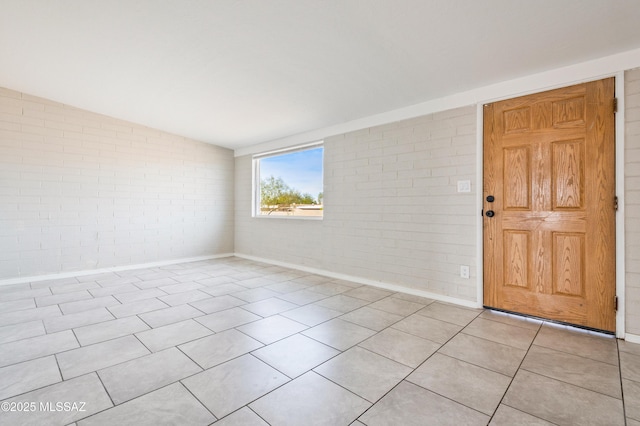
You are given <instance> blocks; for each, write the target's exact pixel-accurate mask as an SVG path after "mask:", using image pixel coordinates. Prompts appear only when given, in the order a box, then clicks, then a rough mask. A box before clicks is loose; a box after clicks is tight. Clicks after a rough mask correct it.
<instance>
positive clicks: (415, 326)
mask: <svg viewBox="0 0 640 426" xmlns="http://www.w3.org/2000/svg"><path fill="white" fill-rule="evenodd" d="M391 328H395V329H396V330H400V331H404V332H405V333H409V334H413V335H414V336H418V337H422V338H423V339H427V340H431V341H432V342H436V343H440V344H442V343H446V342H447V341H448V340H449V339H451V338H452V337H453V336H455V335H456V333H458V332H459V331H460V330H461V329H462V327H461V326H459V325H455V324H451V323H449V322H444V321H439V320H436V319H433V318H428V317H425V316H422V315H418V314H413V315H411V316H409V317H407V318H405V319H403V320H402V321H399V322H397V323H395V324H393V325H392V326H391Z"/></svg>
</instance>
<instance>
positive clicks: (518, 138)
mask: <svg viewBox="0 0 640 426" xmlns="http://www.w3.org/2000/svg"><path fill="white" fill-rule="evenodd" d="M613 96H614V80H613V78H611V79H606V80H600V81H596V82H592V83H586V84H581V85H576V86H571V87H567V88H563V89H558V90H553V91H549V92H544V93H538V94H535V95H530V96H524V97H520V98H515V99H509V100H506V101H501V102H496V103H493V104H489V105H485V108H484V184H483V191H484V198H485V202H484V211H485V212H487V211H489V210H492V211H493V212H495V215H494V216H493V217H489V216H486V215H485V217H484V219H483V227H484V252H485V254H484V256H485V257H484V271H485V272H484V299H485V305H486V306H489V307H495V308H499V309H504V310H508V311H514V312H521V313H525V314H530V315H535V316H539V317H543V318H549V319H554V320H559V321H563V322H568V323H573V324H578V325H583V326H587V327H592V328H596V329H601V330H607V331H614V329H615V309H614V297H615V210H614V198H615V194H614V190H615V181H614V176H615V153H614V149H615V139H614V113H613ZM489 195H492V196H494V198H495V199H494V201H493V202H489V201H486V200H487V198H486V197H487V196H489Z"/></svg>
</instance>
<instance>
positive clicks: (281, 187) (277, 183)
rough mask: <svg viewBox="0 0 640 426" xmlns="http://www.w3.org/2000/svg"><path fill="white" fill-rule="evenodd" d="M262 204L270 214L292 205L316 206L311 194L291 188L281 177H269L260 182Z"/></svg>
mask: <svg viewBox="0 0 640 426" xmlns="http://www.w3.org/2000/svg"><path fill="white" fill-rule="evenodd" d="M260 204H261V207H262V208H263V209H268V210H269V213H268V214H271V212H273V211H275V210H277V209H279V208H282V207H288V206H291V205H292V204H316V200H315V199H314V198H313V196H311V194H306V193H305V194H302V193H300V191H298V190H297V189H294V188H291V187H290V186H289V185H287V184H286V183H285V181H284V180H282V178H281V177H278V178H276V177H274V176H269V177H268V178H266V179H262V180H261V181H260Z"/></svg>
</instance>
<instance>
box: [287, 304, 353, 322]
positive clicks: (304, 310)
mask: <svg viewBox="0 0 640 426" xmlns="http://www.w3.org/2000/svg"><path fill="white" fill-rule="evenodd" d="M281 315H282V316H283V317H287V318H289V319H292V320H294V321H297V322H299V323H302V324H304V325H308V326H309V327H313V326H315V325H318V324H320V323H323V322H325V321H328V320H330V319H332V318H335V317H338V316H340V315H342V312H340V311H334V310H333V309H329V308H325V307H322V306H318V305H315V304H313V305H306V306H301V307H299V308H296V309H292V310H290V311H286V312H282V313H281Z"/></svg>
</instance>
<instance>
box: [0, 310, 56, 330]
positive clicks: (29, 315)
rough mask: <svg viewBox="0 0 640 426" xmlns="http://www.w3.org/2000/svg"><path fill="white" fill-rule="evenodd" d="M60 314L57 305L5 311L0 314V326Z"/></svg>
mask: <svg viewBox="0 0 640 426" xmlns="http://www.w3.org/2000/svg"><path fill="white" fill-rule="evenodd" d="M61 315H62V312H61V311H60V308H58V307H57V306H55V305H54V306H45V307H44V308H34V309H25V310H23V311H15V312H7V313H5V314H0V327H3V326H5V325H13V324H20V323H23V322H27V321H35V320H44V319H47V318H54V317H59V316H61Z"/></svg>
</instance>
